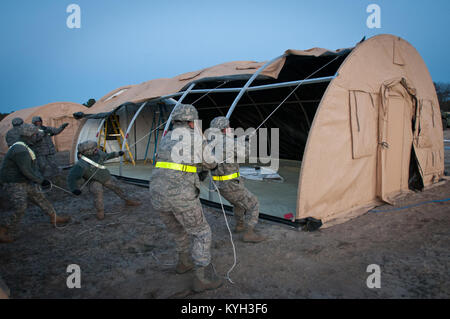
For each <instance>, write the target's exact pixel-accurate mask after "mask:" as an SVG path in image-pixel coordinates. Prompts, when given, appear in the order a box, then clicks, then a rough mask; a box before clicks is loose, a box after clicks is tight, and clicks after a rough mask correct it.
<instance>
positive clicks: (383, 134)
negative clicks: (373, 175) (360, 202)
mask: <svg viewBox="0 0 450 319" xmlns="http://www.w3.org/2000/svg"><path fill="white" fill-rule="evenodd" d="M381 95H382V97H381V98H382V99H381V103H382V105H381V106H380V114H379V153H378V155H379V157H378V169H379V178H381V182H380V183H379V186H380V188H379V197H380V198H381V199H382V200H383V201H385V202H387V203H392V201H393V199H394V197H395V196H396V195H399V194H400V193H403V192H406V191H408V189H409V170H410V160H411V149H412V141H413V132H412V116H413V113H414V112H413V100H412V98H411V95H410V94H409V93H408V91H407V90H406V89H405V87H404V86H403V84H402V83H400V82H396V83H390V85H387V86H383V87H382V94H381Z"/></svg>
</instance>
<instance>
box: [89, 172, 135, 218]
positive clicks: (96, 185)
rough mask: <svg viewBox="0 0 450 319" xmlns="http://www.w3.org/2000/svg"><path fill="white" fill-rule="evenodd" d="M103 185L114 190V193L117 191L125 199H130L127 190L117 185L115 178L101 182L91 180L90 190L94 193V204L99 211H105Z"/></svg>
mask: <svg viewBox="0 0 450 319" xmlns="http://www.w3.org/2000/svg"><path fill="white" fill-rule="evenodd" d="M103 186H105V187H106V188H108V189H110V190H112V191H113V192H114V193H116V195H117V196H119V197H120V198H121V199H123V200H128V199H130V198H129V197H128V196H127V195H126V194H125V192H124V191H123V190H122V189H121V188H120V187H119V185H117V182H116V181H115V180H114V179H112V178H111V179H110V180H108V181H107V182H105V183H103V184H102V183H100V182H97V181H91V182H90V183H89V191H90V192H91V193H92V194H94V205H95V208H96V209H97V211H103V210H104V205H103Z"/></svg>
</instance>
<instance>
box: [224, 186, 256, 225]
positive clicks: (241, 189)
mask: <svg viewBox="0 0 450 319" xmlns="http://www.w3.org/2000/svg"><path fill="white" fill-rule="evenodd" d="M217 186H218V188H219V190H220V194H221V195H222V196H223V197H224V198H225V199H226V200H227V201H229V202H230V203H231V204H232V205H233V213H234V216H235V218H236V219H237V220H244V219H245V216H247V225H248V226H249V227H251V228H253V227H255V226H256V224H257V223H258V217H259V202H258V198H257V197H256V196H255V195H253V194H252V193H251V192H250V191H249V190H248V189H247V188H246V187H245V186H244V182H243V181H242V180H240V179H233V180H229V181H223V182H219V183H217Z"/></svg>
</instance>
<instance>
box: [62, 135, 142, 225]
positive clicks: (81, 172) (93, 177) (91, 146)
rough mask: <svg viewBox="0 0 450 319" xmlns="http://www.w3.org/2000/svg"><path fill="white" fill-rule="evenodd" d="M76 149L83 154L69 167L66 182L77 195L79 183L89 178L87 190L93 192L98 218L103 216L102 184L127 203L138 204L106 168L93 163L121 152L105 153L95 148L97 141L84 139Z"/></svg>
mask: <svg viewBox="0 0 450 319" xmlns="http://www.w3.org/2000/svg"><path fill="white" fill-rule="evenodd" d="M78 151H79V153H81V154H82V155H83V156H82V157H81V158H80V160H79V161H78V162H77V163H76V164H75V165H74V166H73V167H72V168H71V169H70V172H69V175H68V176H67V183H68V185H69V189H70V190H71V191H72V192H73V193H74V194H76V195H79V194H81V191H80V190H79V187H80V185H79V184H80V183H81V182H83V181H84V180H86V181H87V180H89V191H90V192H91V193H92V194H94V205H95V208H96V209H97V217H98V218H99V219H103V217H104V205H103V186H104V187H106V188H108V189H110V190H112V191H113V192H114V193H116V194H117V196H119V197H120V198H121V199H123V200H124V201H125V202H126V203H127V205H131V206H137V205H138V204H139V203H138V202H135V201H133V200H132V199H131V197H130V196H128V195H127V194H125V192H124V191H123V190H122V189H121V188H120V187H119V185H118V183H117V181H116V180H115V179H114V178H112V176H111V174H110V173H109V170H108V169H107V168H99V167H96V166H95V163H96V164H98V165H101V166H103V163H104V162H106V161H107V160H109V159H112V158H115V157H118V156H121V152H112V153H105V152H103V151H101V150H99V149H97V142H95V141H85V142H83V143H80V144H79V145H78ZM83 157H84V159H83ZM89 161H93V162H94V164H93V163H89Z"/></svg>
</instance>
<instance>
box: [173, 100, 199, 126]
mask: <svg viewBox="0 0 450 319" xmlns="http://www.w3.org/2000/svg"><path fill="white" fill-rule="evenodd" d="M172 120H173V121H182V122H192V121H195V120H198V112H197V109H196V108H195V107H194V106H193V105H191V104H180V105H178V106H177V108H176V109H175V110H173V112H172Z"/></svg>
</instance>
